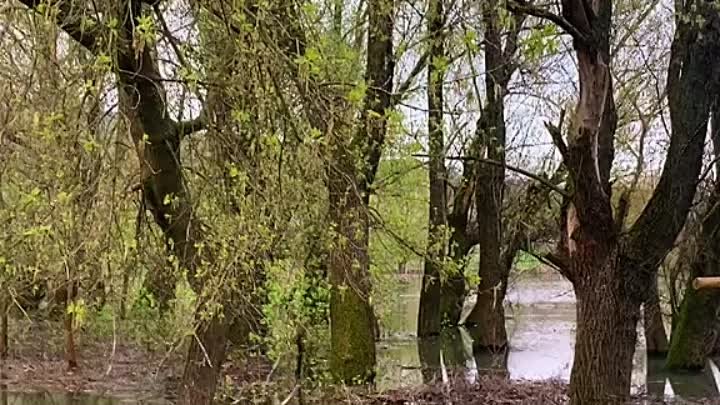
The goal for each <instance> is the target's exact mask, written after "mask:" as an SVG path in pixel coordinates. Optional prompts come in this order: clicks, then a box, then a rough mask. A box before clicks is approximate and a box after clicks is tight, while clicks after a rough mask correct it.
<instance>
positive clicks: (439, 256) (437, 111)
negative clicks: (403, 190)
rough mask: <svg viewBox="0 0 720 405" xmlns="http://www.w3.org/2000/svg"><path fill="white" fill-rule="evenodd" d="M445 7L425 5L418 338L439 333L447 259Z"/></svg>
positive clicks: (436, 0)
mask: <svg viewBox="0 0 720 405" xmlns="http://www.w3.org/2000/svg"><path fill="white" fill-rule="evenodd" d="M444 25H445V7H444V5H443V0H431V1H430V2H429V4H428V12H427V31H428V33H429V38H430V44H429V46H430V63H429V64H428V67H427V82H428V90H427V98H428V143H429V145H430V148H429V149H430V161H429V166H430V169H429V170H428V175H429V184H430V204H429V216H428V241H427V253H426V256H425V266H424V274H423V280H422V287H421V292H420V308H419V311H418V336H419V337H421V338H422V337H426V336H429V335H437V334H438V333H440V326H441V322H442V318H441V316H442V313H441V306H440V302H441V300H442V297H441V292H442V291H441V280H442V277H441V272H442V271H443V269H442V267H443V261H444V259H445V257H446V252H445V250H446V239H447V238H446V236H445V233H446V232H447V202H446V198H447V186H446V181H447V180H446V174H445V141H444V135H443V134H444V129H443V127H444V126H445V123H444V121H443V109H444V108H445V107H444V105H443V85H444V77H445V74H444V71H443V70H444V69H445V67H444V66H443V60H444V59H445V58H446V56H445V44H444V42H445V33H444V30H445V27H444Z"/></svg>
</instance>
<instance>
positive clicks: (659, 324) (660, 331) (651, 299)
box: [643, 277, 668, 357]
mask: <svg viewBox="0 0 720 405" xmlns="http://www.w3.org/2000/svg"><path fill="white" fill-rule="evenodd" d="M643 326H644V328H645V342H646V347H645V350H646V351H647V355H648V357H651V356H665V354H667V351H668V338H667V334H666V333H665V323H664V321H663V314H662V308H661V307H660V294H659V291H658V280H657V277H654V279H653V282H652V283H651V285H650V288H649V291H648V295H647V297H646V298H645V302H644V303H643Z"/></svg>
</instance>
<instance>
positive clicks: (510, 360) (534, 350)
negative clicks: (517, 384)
mask: <svg viewBox="0 0 720 405" xmlns="http://www.w3.org/2000/svg"><path fill="white" fill-rule="evenodd" d="M405 288H406V290H405V291H403V292H402V295H401V297H402V300H401V301H402V302H401V303H399V307H398V308H397V310H396V311H394V312H393V314H397V316H396V319H393V320H391V321H390V322H389V324H388V325H386V329H387V330H386V331H385V335H386V336H389V337H390V338H391V339H390V340H386V341H384V342H382V343H381V345H380V347H379V352H378V354H379V357H378V388H380V389H389V388H397V387H401V386H402V387H408V386H413V385H418V384H421V383H423V382H425V383H428V382H431V381H445V380H446V379H447V378H448V376H449V375H457V374H461V375H464V376H466V378H467V379H468V380H473V379H475V378H478V376H480V375H484V374H495V375H497V374H499V375H503V376H508V377H509V378H512V379H523V380H547V379H560V380H565V381H567V380H569V377H570V369H571V367H572V360H573V346H574V343H575V296H574V294H573V293H572V286H571V285H570V284H569V283H568V282H567V281H565V280H563V279H559V278H558V279H550V280H547V278H546V279H545V280H534V279H532V278H528V279H524V280H519V281H517V282H515V283H513V284H511V285H510V288H509V291H508V296H507V302H506V315H507V321H506V325H507V329H508V337H509V340H510V344H509V348H508V349H507V350H505V351H503V352H502V353H487V352H477V351H476V352H473V349H472V347H473V345H472V341H473V338H472V331H468V330H466V329H465V328H457V329H453V330H452V331H448V332H446V333H444V334H442V335H441V336H439V337H437V338H433V339H423V340H421V341H416V339H415V338H414V333H415V327H416V321H415V320H416V318H417V305H418V300H419V291H420V279H419V278H418V279H417V280H414V281H413V282H411V283H409V284H406V285H405ZM638 332H639V335H638V347H637V350H636V353H635V358H634V371H633V378H632V383H633V385H634V386H635V389H634V391H635V392H646V393H647V394H648V395H650V396H653V397H663V396H665V395H674V396H675V398H676V399H678V398H684V399H689V398H693V397H694V398H699V397H704V398H718V397H720V394H718V388H717V383H716V377H715V374H716V373H720V372H717V367H716V366H715V365H714V364H711V365H710V366H708V367H707V368H706V370H705V371H704V372H703V373H695V374H677V373H675V374H671V373H668V372H667V371H665V370H664V369H663V365H664V359H655V358H649V359H646V356H645V346H644V345H645V341H644V335H643V330H642V328H641V327H639V328H638Z"/></svg>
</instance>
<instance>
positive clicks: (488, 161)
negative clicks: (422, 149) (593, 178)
mask: <svg viewBox="0 0 720 405" xmlns="http://www.w3.org/2000/svg"><path fill="white" fill-rule="evenodd" d="M412 156H413V157H420V158H429V157H430V155H423V154H414V155H412ZM445 159H448V160H470V161H473V162H477V163H480V164H487V165H492V166H498V167H504V168H505V169H507V170H510V171H511V172H515V173H518V174H522V175H523V176H525V177H528V178H530V179H533V180H535V181H537V182H539V183H541V184H542V185H544V186H545V187H547V188H549V189H551V190H552V191H554V192H556V193H558V194H560V195H562V196H565V197H569V195H568V193H567V192H566V191H565V190H563V189H561V188H560V187H558V186H557V185H555V184H553V183H552V182H550V181H549V180H548V179H546V178H543V177H542V176H538V175H537V174H535V173H532V172H529V171H527V170H525V169H521V168H519V167H516V166H511V165H508V164H507V163H505V162H499V161H497V160H492V159H483V158H477V157H473V156H445Z"/></svg>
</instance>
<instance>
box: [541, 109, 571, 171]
mask: <svg viewBox="0 0 720 405" xmlns="http://www.w3.org/2000/svg"><path fill="white" fill-rule="evenodd" d="M563 121H565V109H562V110H560V119H558V124H557V125H553V124H552V123H551V122H549V121H548V122H546V123H545V128H547V130H548V132H549V133H550V137H552V140H553V143H554V144H555V146H556V147H557V148H558V151H559V152H560V156H562V158H563V161H564V162H565V163H567V161H568V148H567V145H566V144H565V141H564V140H563V137H562V124H563Z"/></svg>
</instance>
